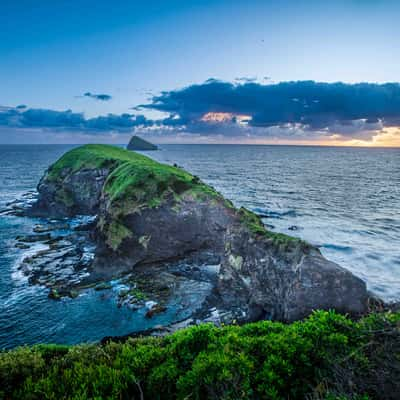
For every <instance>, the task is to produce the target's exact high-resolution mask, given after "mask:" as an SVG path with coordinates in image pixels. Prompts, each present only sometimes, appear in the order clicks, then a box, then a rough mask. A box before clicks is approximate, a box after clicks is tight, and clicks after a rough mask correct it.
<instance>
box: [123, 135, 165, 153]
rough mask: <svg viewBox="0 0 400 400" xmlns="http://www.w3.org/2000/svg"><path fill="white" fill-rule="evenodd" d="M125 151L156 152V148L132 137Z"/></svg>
mask: <svg viewBox="0 0 400 400" xmlns="http://www.w3.org/2000/svg"><path fill="white" fill-rule="evenodd" d="M127 149H128V150H134V151H150V150H158V147H157V146H156V145H155V144H153V143H150V142H148V141H147V140H144V139H142V138H141V137H139V136H132V138H131V140H130V141H129V144H128V146H127Z"/></svg>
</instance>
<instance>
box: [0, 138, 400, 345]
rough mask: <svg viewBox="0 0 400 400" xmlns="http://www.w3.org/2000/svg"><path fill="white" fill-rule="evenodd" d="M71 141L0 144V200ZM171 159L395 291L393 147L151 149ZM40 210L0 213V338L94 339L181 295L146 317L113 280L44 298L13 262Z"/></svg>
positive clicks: (134, 325)
mask: <svg viewBox="0 0 400 400" xmlns="http://www.w3.org/2000/svg"><path fill="white" fill-rule="evenodd" d="M72 147H74V146H71V145H21V146H14V145H7V146H6V145H0V209H2V208H5V207H6V204H7V203H8V202H10V201H13V200H14V199H16V198H19V197H20V196H21V195H23V194H24V193H26V192H28V191H30V190H33V189H35V187H36V185H37V183H38V182H39V179H40V177H41V176H42V174H43V173H44V171H45V170H46V168H47V167H48V166H49V165H50V164H51V163H53V162H54V161H56V160H57V158H58V157H60V156H61V155H62V154H63V153H65V152H66V151H68V150H69V149H71V148H72ZM147 155H148V156H150V157H153V158H154V159H156V160H158V161H161V162H165V163H170V164H174V163H175V164H178V165H179V166H182V167H183V168H185V169H187V170H188V171H190V172H191V173H193V174H195V175H197V176H199V177H200V178H201V179H202V180H204V181H205V182H206V183H208V184H210V185H212V186H213V187H214V188H215V189H217V190H218V191H219V192H221V193H222V194H223V195H224V196H225V197H227V198H229V199H230V200H232V201H233V203H234V204H235V205H237V206H244V207H247V208H249V209H251V210H253V211H255V212H257V213H259V214H262V215H263V216H264V222H265V223H266V224H267V226H268V227H269V228H270V229H272V230H274V231H276V232H283V233H286V234H290V235H293V236H298V237H300V238H302V239H304V240H306V241H308V242H310V243H312V244H314V245H316V246H318V247H319V248H320V250H321V252H322V253H323V254H324V255H325V257H326V258H328V259H330V260H332V261H335V262H337V263H338V264H340V265H342V266H343V267H345V268H348V269H349V270H350V271H352V272H353V273H354V274H356V275H357V276H359V277H360V278H362V279H363V280H365V281H366V283H367V285H368V288H369V290H371V291H372V292H373V293H375V294H376V295H378V296H380V297H382V298H383V299H385V300H387V301H399V300H400V212H399V210H400V149H380V148H334V147H306V146H250V145H162V146H161V150H160V151H155V152H148V153H147ZM36 223H40V220H37V219H30V218H22V217H13V216H0V348H11V347H15V346H18V345H23V344H34V343H50V342H51V343H68V344H73V343H80V342H91V341H96V340H99V339H101V338H102V337H104V336H112V335H124V334H127V333H130V332H133V331H135V330H141V329H146V328H149V327H151V326H154V325H158V324H161V323H165V322H167V321H170V320H172V319H177V318H178V317H180V316H181V315H180V314H179V304H177V305H176V307H172V308H170V309H169V311H168V312H167V313H165V314H162V315H159V316H157V317H155V318H154V319H152V320H148V319H146V318H144V316H143V315H141V314H140V313H138V312H133V311H132V310H129V309H127V308H124V307H121V308H118V307H117V306H116V299H115V295H113V290H118V282H116V283H115V286H114V287H113V289H112V290H111V291H107V292H96V291H94V290H90V289H89V290H87V291H85V292H84V293H83V294H82V295H80V296H79V297H78V298H76V299H69V298H68V299H63V300H61V301H54V300H50V299H48V297H47V293H48V291H47V290H46V289H44V288H42V287H39V286H30V285H29V284H28V282H27V280H26V278H24V277H23V276H22V274H20V273H19V271H18V269H17V267H18V265H19V263H20V262H21V260H22V259H23V258H24V257H26V256H27V255H28V254H29V252H30V253H32V252H33V251H37V250H38V249H37V248H36V249H35V248H31V249H29V250H23V249H17V248H15V247H14V246H15V240H14V239H15V237H16V236H17V235H21V234H29V233H31V231H32V228H33V226H34V225H35V224H36Z"/></svg>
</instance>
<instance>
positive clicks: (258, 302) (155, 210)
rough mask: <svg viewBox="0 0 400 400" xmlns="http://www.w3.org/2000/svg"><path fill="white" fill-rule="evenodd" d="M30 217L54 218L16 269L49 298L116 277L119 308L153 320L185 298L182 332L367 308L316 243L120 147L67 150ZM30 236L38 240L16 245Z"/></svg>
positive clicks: (102, 286)
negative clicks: (69, 223) (69, 225)
mask: <svg viewBox="0 0 400 400" xmlns="http://www.w3.org/2000/svg"><path fill="white" fill-rule="evenodd" d="M19 212H20V211H19ZM25 213H27V214H28V215H30V216H35V217H46V218H52V219H55V220H54V221H53V223H52V224H53V225H52V224H51V223H49V225H50V226H49V227H47V226H38V227H37V235H40V236H42V237H41V238H40V239H38V240H41V241H42V242H43V243H47V248H46V249H45V250H43V251H42V252H41V253H40V254H39V255H36V256H34V257H33V258H32V257H31V259H28V260H24V262H23V266H24V267H23V268H24V273H25V274H26V275H28V276H29V277H30V280H31V282H32V283H39V284H45V285H46V286H48V287H49V288H50V289H51V291H50V295H51V297H53V298H60V296H63V295H69V296H71V297H74V296H76V295H78V294H79V291H80V290H83V289H84V288H87V287H89V286H93V287H94V288H95V289H96V290H106V289H107V288H108V287H109V282H110V281H111V280H113V279H120V280H122V281H123V282H124V284H125V285H126V289H125V290H124V291H122V292H121V293H120V294H119V301H118V304H119V305H121V306H123V305H126V306H128V307H130V308H132V309H133V310H135V309H137V308H139V307H147V308H148V315H146V316H148V317H149V318H150V317H152V315H154V314H155V313H162V312H164V311H165V309H166V307H168V304H169V302H170V300H171V299H173V298H175V299H177V298H178V299H182V300H179V301H181V303H182V307H185V303H186V302H188V303H190V302H191V303H192V306H191V307H192V308H191V309H190V313H189V315H188V319H187V321H186V322H184V323H183V325H185V324H190V323H194V322H196V321H212V322H215V323H220V322H224V323H230V322H233V321H238V322H248V321H255V320H261V319H274V320H281V321H293V320H297V319H300V318H303V317H305V316H307V315H308V314H310V313H311V312H312V310H315V309H335V310H337V311H339V312H343V313H349V314H351V315H360V314H363V313H365V312H366V311H367V309H368V303H369V301H370V298H369V293H368V292H367V289H366V285H365V283H364V282H363V281H362V280H361V279H359V278H358V277H356V276H354V275H353V274H352V273H350V272H349V271H347V270H346V269H344V268H342V267H340V266H339V265H337V264H335V263H333V262H330V261H328V260H326V259H325V258H324V257H323V256H322V255H321V253H320V252H319V250H318V249H317V248H315V247H313V246H312V245H310V244H308V243H305V242H304V241H302V240H299V239H297V238H293V237H290V236H286V235H283V234H279V233H275V232H272V231H270V230H268V229H266V227H265V226H264V225H263V223H262V220H261V219H260V217H259V216H257V215H256V214H254V213H252V212H250V211H249V210H247V209H244V208H240V209H237V208H236V207H234V205H233V204H232V203H231V202H230V201H229V200H227V199H225V198H224V197H223V196H222V195H221V194H219V193H218V192H216V191H215V190H214V189H213V188H212V187H210V186H208V185H206V184H205V183H203V182H202V181H201V180H200V179H199V178H198V177H196V176H193V175H191V174H189V173H188V172H186V171H184V170H183V169H181V168H177V167H172V166H169V165H163V164H160V163H158V162H156V161H153V160H152V159H150V158H148V157H145V156H143V155H141V154H137V153H134V152H131V151H127V150H123V149H121V148H118V147H113V146H107V145H86V146H82V147H79V148H76V149H74V150H72V151H70V152H68V153H66V154H65V155H64V156H63V157H61V158H60V159H59V160H58V161H57V162H56V163H55V164H53V165H52V166H51V167H50V168H49V169H48V170H47V171H46V173H45V175H44V176H43V178H42V179H41V181H40V183H39V185H38V198H37V201H36V202H34V203H33V205H32V206H31V207H30V208H29V209H28V210H26V211H25ZM78 215H87V216H91V217H90V218H91V219H90V223H83V224H81V225H78V226H77V227H75V229H74V232H73V234H69V235H67V236H61V237H58V238H57V237H56V238H54V236H51V235H50V234H49V232H51V231H52V226H53V227H54V226H55V231H56V230H57V229H62V228H63V224H65V220H64V219H65V218H67V217H68V218H71V217H76V216H78ZM44 236H46V237H44ZM36 237H37V236H36ZM29 240H36V239H34V237H33V238H19V241H18V243H20V244H22V245H28V246H29ZM27 242H28V243H27ZM88 247H89V248H90V249H92V250H91V251H90V252H89V256H88V250H87V248H88ZM55 257H56V258H55ZM66 271H67V272H68V274H67V273H66ZM49 277H50V278H51V279H50V278H49ZM194 295H195V297H194V299H195V300H194V301H193V296H194ZM190 299H191V300H190ZM193 302H195V306H194V307H193ZM181 325H182V324H177V325H176V327H177V328H178V327H180V326H181Z"/></svg>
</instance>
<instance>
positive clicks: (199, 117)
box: [139, 79, 400, 137]
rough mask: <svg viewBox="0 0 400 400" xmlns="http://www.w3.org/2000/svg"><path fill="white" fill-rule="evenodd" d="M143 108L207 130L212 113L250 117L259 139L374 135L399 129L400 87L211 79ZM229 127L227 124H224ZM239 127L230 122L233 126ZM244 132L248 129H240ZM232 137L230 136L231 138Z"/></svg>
mask: <svg viewBox="0 0 400 400" xmlns="http://www.w3.org/2000/svg"><path fill="white" fill-rule="evenodd" d="M139 107H141V108H142V109H152V110H157V111H163V112H166V113H168V114H169V115H170V116H169V117H168V118H166V119H165V120H164V122H165V123H166V124H169V125H171V124H174V125H175V126H177V125H178V124H179V123H181V124H185V125H186V127H187V129H188V130H194V131H198V130H201V131H204V130H206V127H207V126H208V127H209V128H210V130H214V129H215V125H216V124H215V123H212V122H209V123H204V117H205V116H207V115H210V114H218V113H219V114H221V113H229V114H232V115H241V116H247V117H248V120H247V122H246V125H247V126H246V128H250V127H251V128H262V129H259V130H258V133H257V130H256V129H253V130H252V133H254V134H256V135H259V134H260V133H262V134H265V133H266V132H269V129H268V128H271V127H283V128H285V127H287V126H289V125H292V126H295V127H297V128H298V129H297V130H296V131H299V129H301V130H303V131H318V132H320V133H321V134H325V135H330V134H332V133H340V134H342V135H344V136H351V137H353V136H354V135H361V136H365V135H367V136H368V135H371V132H372V131H376V130H377V129H382V128H383V127H388V126H398V125H399V124H400V84H398V83H386V84H374V83H358V84H346V83H342V82H337V83H322V82H314V81H297V82H281V83H277V84H262V83H257V82H253V81H248V80H241V81H239V82H238V81H237V82H235V83H231V82H223V81H218V80H216V79H210V80H208V81H206V82H205V83H203V84H195V85H191V86H188V87H185V88H183V89H179V90H172V91H165V92H161V94H160V95H159V96H154V97H153V98H152V100H151V102H150V103H149V104H144V105H141V106H139ZM236 123H237V122H236ZM222 124H224V125H226V121H223V123H222ZM234 124H235V122H234V121H232V123H231V125H234ZM242 128H243V130H244V131H248V129H247V130H246V129H244V125H243V124H242ZM227 134H229V133H227Z"/></svg>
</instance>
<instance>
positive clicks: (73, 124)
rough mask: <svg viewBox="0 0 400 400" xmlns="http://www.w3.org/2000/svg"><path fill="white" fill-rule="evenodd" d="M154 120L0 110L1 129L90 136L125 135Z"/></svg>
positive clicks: (146, 125)
mask: <svg viewBox="0 0 400 400" xmlns="http://www.w3.org/2000/svg"><path fill="white" fill-rule="evenodd" d="M152 124H153V121H151V120H148V119H147V118H146V117H145V116H144V115H134V114H121V115H116V114H108V115H106V116H99V117H95V118H85V117H84V115H83V113H75V112H72V111H71V110H67V111H54V110H47V109H34V108H30V109H27V110H25V109H22V110H21V109H19V108H17V107H16V108H12V107H0V126H5V127H10V128H41V129H52V130H55V131H58V130H60V131H74V130H77V131H84V132H87V133H90V134H95V133H96V132H104V131H117V132H126V131H132V130H133V129H134V128H136V127H139V126H140V127H149V126H151V125H152Z"/></svg>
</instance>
